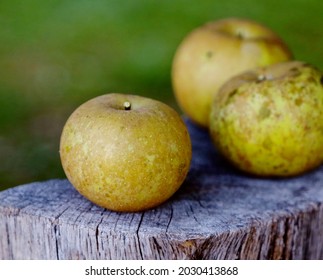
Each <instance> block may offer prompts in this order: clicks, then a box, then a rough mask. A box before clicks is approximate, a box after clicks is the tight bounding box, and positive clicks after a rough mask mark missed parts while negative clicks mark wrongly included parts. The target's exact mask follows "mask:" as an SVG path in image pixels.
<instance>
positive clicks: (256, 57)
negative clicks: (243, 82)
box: [171, 18, 292, 127]
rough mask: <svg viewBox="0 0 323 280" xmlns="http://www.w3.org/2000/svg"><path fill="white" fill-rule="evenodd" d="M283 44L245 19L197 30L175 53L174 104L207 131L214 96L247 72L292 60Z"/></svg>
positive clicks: (263, 29)
mask: <svg viewBox="0 0 323 280" xmlns="http://www.w3.org/2000/svg"><path fill="white" fill-rule="evenodd" d="M291 58H292V54H291V51H290V50H289V48H288V47H287V45H286V44H285V43H284V42H283V40H282V39H281V38H280V37H279V36H278V35H277V34H276V33H274V32H273V31H272V30H270V29H269V28H267V27H265V26H263V25H261V24H259V23H257V22H255V21H251V20H248V19H241V18H227V19H222V20H218V21H214V22H209V23H206V24H205V25H203V26H201V27H198V28H196V29H195V30H193V31H192V32H191V33H189V34H188V35H187V36H186V37H185V38H184V40H183V41H182V42H181V44H180V45H179V47H178V49H177V50H176V53H175V56H174V59H173V65H172V74H171V76H172V84H173V90H174V94H175V97H176V100H177V102H178V104H179V106H180V108H181V109H182V110H183V112H184V113H185V114H186V115H188V116H189V117H190V118H191V119H192V120H193V121H194V122H195V123H197V124H199V125H201V126H204V127H208V121H209V114H210V107H211V103H212V99H213V96H214V94H216V93H217V91H218V89H219V88H220V87H221V86H222V85H223V83H224V82H226V81H227V80H228V79H229V78H231V77H232V76H234V75H237V74H238V73H240V72H243V71H246V70H248V69H250V68H255V67H260V66H266V65H270V64H274V63H277V62H283V61H287V60H291Z"/></svg>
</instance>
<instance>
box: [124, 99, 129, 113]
mask: <svg viewBox="0 0 323 280" xmlns="http://www.w3.org/2000/svg"><path fill="white" fill-rule="evenodd" d="M123 107H124V109H125V110H126V111H128V110H130V109H131V103H130V102H129V101H126V102H125V103H123Z"/></svg>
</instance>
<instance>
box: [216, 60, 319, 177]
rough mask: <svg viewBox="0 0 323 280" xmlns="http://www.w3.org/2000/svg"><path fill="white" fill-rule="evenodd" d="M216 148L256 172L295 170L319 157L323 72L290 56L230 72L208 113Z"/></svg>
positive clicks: (306, 167) (311, 165)
mask: <svg viewBox="0 0 323 280" xmlns="http://www.w3.org/2000/svg"><path fill="white" fill-rule="evenodd" d="M210 134H211V138H212V140H213V142H214V144H215V146H216V147H217V148H218V150H219V151H220V152H221V153H222V154H223V155H224V157H225V158H227V159H228V160H229V161H231V162H232V163H233V164H234V165H235V166H236V167H238V168H239V169H241V170H243V171H245V172H248V173H250V174H254V175H259V176H274V177H284V176H296V175H299V174H302V173H304V172H307V171H309V170H312V169H314V168H316V167H318V166H319V165H320V164H322V162H323V75H322V72H321V71H319V70H318V69H316V68H315V67H314V66H312V65H310V64H307V63H304V62H300V61H290V62H284V63H278V64H275V65H271V66H267V67H260V68H256V69H253V70H250V71H247V72H244V73H243V74H240V75H237V76H236V77H233V78H231V79H230V80H229V81H228V82H227V83H225V84H224V85H223V86H222V87H221V89H220V90H219V94H218V95H217V97H216V98H215V99H214V102H213V104H212V108H211V114H210Z"/></svg>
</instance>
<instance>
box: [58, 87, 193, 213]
mask: <svg viewBox="0 0 323 280" xmlns="http://www.w3.org/2000/svg"><path fill="white" fill-rule="evenodd" d="M125 102H129V103H130V104H131V108H128V110H127V109H125V107H124V104H125ZM60 157H61V162H62V166H63V169H64V171H65V173H66V176H67V178H68V179H69V181H70V182H71V183H72V185H73V186H74V187H75V188H76V189H77V190H78V191H79V192H80V193H81V194H82V195H83V196H85V197H86V198H87V199H89V200H90V201H92V202H94V203H95V204H97V205H99V206H101V207H104V208H107V209H110V210H114V211H126V212H134V211H141V210H146V209H149V208H153V207H156V206H158V205H159V204H161V203H163V202H164V201H166V200H167V199H168V198H170V197H171V196H172V195H173V194H174V193H175V192H176V191H177V190H178V188H179V187H180V186H181V184H182V183H183V181H184V179H185V177H186V175H187V173H188V170H189V166H190V161H191V157H192V147H191V141H190V136H189V134H188V131H187V128H186V126H185V124H184V122H183V120H182V119H181V117H180V116H179V114H178V113H177V112H176V111H175V110H173V109H172V108H171V107H169V106H168V105H166V104H164V103H162V102H159V101H157V100H153V99H149V98H146V97H140V96H136V95H126V94H118V93H111V94H105V95H102V96H98V97H96V98H93V99H91V100H89V101H87V102H85V103H84V104H82V105H81V106H80V107H78V108H77V109H76V110H75V111H74V112H73V113H72V114H71V116H70V117H69V118H68V120H67V122H66V124H65V126H64V128H63V131H62V135H61V140H60Z"/></svg>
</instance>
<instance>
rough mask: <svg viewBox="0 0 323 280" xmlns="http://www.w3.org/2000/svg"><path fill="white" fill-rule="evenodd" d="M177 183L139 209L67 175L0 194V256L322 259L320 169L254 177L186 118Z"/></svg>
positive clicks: (322, 177) (322, 189)
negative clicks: (96, 199)
mask: <svg viewBox="0 0 323 280" xmlns="http://www.w3.org/2000/svg"><path fill="white" fill-rule="evenodd" d="M188 127H189V130H190V133H191V137H192V142H193V160H192V166H191V170H190V172H189V175H188V177H187V179H186V181H185V183H184V184H183V186H182V187H181V189H180V190H179V191H178V192H177V193H176V194H175V195H174V196H173V197H172V198H171V199H170V200H169V201H167V202H166V203H164V204H163V205H161V206H160V207H157V208H155V209H152V210H149V211H145V212H140V213H116V212H111V211H108V210H105V209H102V208H100V207H98V206H96V205H94V204H92V203H91V202H89V201H88V200H86V199H85V198H83V197H82V196H81V195H79V194H78V193H77V192H76V191H75V189H74V188H73V187H72V186H71V185H70V184H69V182H68V181H67V180H50V181H46V182H37V183H31V184H27V185H23V186H19V187H16V188H12V189H8V190H6V191H3V192H1V193H0V259H322V258H323V206H322V202H323V168H322V167H320V168H318V169H317V170H315V171H313V172H310V173H308V174H305V175H303V176H300V177H297V178H288V179H260V178H254V177H250V176H248V175H246V174H242V173H240V172H238V171H237V170H235V169H234V168H232V167H231V166H230V165H229V164H228V163H226V162H225V161H224V160H223V158H222V157H221V156H219V155H218V154H217V152H216V150H215V148H214V147H213V145H212V143H211V141H210V139H209V136H208V134H207V132H206V131H202V130H200V129H198V128H196V127H194V126H193V125H192V124H190V123H188Z"/></svg>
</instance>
